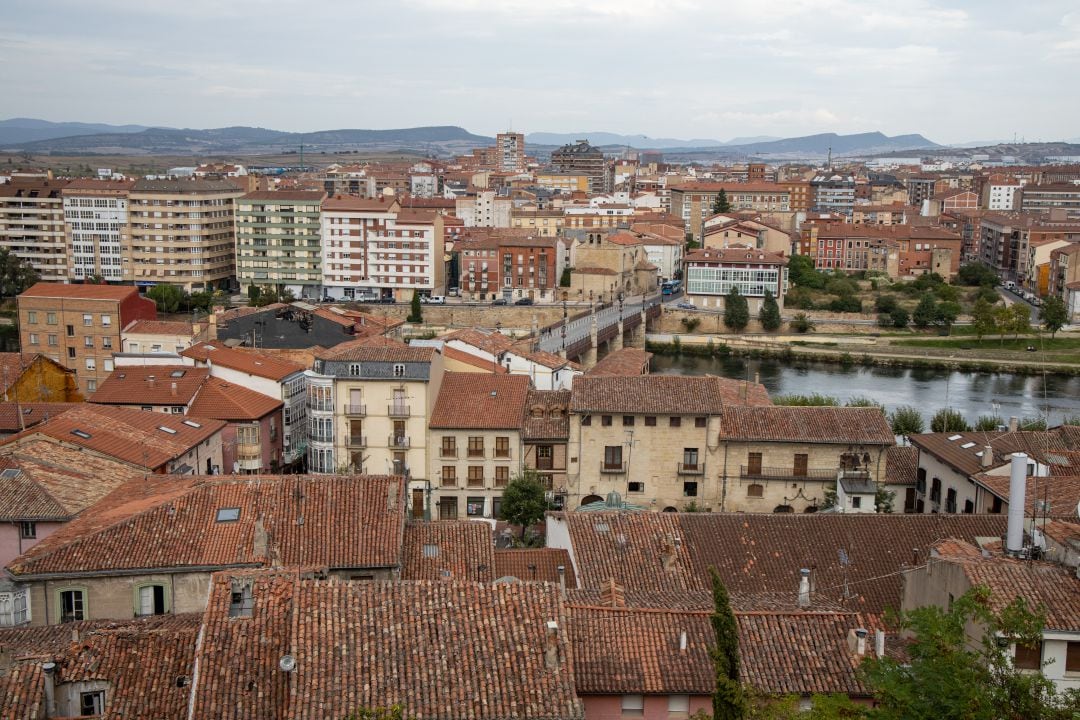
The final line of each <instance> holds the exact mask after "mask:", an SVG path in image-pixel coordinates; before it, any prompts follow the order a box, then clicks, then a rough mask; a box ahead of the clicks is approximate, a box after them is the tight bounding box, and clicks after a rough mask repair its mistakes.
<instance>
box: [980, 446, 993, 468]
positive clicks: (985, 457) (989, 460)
mask: <svg viewBox="0 0 1080 720" xmlns="http://www.w3.org/2000/svg"><path fill="white" fill-rule="evenodd" d="M979 460H980V461H981V462H980V463H979V464H980V465H982V466H983V467H984V468H988V467H993V465H994V448H992V447H990V446H989V445H986V446H985V447H983V454H982V457H981V458H979Z"/></svg>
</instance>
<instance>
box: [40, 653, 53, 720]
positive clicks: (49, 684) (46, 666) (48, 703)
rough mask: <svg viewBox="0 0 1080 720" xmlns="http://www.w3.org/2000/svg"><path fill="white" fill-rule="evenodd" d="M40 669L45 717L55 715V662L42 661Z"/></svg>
mask: <svg viewBox="0 0 1080 720" xmlns="http://www.w3.org/2000/svg"><path fill="white" fill-rule="evenodd" d="M41 669H42V671H43V672H42V675H41V680H42V685H44V686H45V717H47V718H51V717H56V678H55V677H54V675H55V673H56V663H54V662H45V663H42V664H41Z"/></svg>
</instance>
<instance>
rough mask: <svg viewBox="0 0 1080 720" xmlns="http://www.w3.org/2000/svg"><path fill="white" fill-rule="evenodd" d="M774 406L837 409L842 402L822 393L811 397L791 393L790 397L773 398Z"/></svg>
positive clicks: (777, 396)
mask: <svg viewBox="0 0 1080 720" xmlns="http://www.w3.org/2000/svg"><path fill="white" fill-rule="evenodd" d="M772 401H773V405H797V406H804V407H837V406H838V405H840V401H839V400H838V399H837V398H835V397H833V396H832V395H822V394H821V393H810V394H809V395H801V394H799V393H791V394H789V395H775V396H773V399H772Z"/></svg>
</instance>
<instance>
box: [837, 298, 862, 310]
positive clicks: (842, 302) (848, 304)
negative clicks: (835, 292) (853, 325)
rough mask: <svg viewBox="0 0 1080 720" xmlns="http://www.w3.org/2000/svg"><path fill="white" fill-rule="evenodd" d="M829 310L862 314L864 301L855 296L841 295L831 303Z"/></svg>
mask: <svg viewBox="0 0 1080 720" xmlns="http://www.w3.org/2000/svg"><path fill="white" fill-rule="evenodd" d="M829 310H830V311H832V312H839V313H845V312H847V313H861V312H862V301H861V300H859V298H857V297H855V296H854V295H841V296H840V297H838V298H834V299H833V300H831V301H830V302H829Z"/></svg>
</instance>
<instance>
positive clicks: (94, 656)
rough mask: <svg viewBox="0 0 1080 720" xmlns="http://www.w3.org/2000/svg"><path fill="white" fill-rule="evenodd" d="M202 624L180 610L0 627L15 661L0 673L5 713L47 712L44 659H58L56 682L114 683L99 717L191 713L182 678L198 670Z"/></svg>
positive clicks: (144, 718)
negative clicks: (118, 618)
mask: <svg viewBox="0 0 1080 720" xmlns="http://www.w3.org/2000/svg"><path fill="white" fill-rule="evenodd" d="M199 624H200V616H199V615H198V614H181V615H162V616H156V617H150V618H139V619H135V620H127V621H124V622H112V621H95V622H78V623H64V624H61V625H52V626H47V627H40V628H13V629H2V630H0V646H3V647H4V648H5V649H7V650H9V651H12V652H13V655H14V657H15V659H16V662H15V665H14V666H13V667H12V668H11V669H10V670H9V671H8V672H7V673H6V674H5V673H0V717H5V718H20V719H22V718H26V719H27V720H29V719H30V718H38V717H44V715H43V714H40V713H42V712H43V710H44V704H45V702H44V701H45V688H44V684H43V682H42V680H43V677H42V671H41V665H42V663H43V662H44V661H45V660H46V659H48V660H51V661H54V662H55V663H56V667H57V669H56V673H57V675H56V681H57V682H58V683H78V682H84V681H95V680H104V681H106V682H107V683H108V688H109V689H108V692H106V693H105V708H104V710H105V712H104V713H103V714H102V715H101V716H100V717H109V718H120V717H123V718H136V719H139V720H159V719H160V718H182V717H186V715H187V705H188V695H189V693H190V688H189V687H188V686H187V685H186V684H185V685H182V686H178V685H177V678H181V677H183V678H188V679H190V678H191V677H192V675H193V671H194V664H195V646H196V640H197V638H198V634H199ZM73 634H77V635H78V640H77V641H76V640H75V639H74V637H73ZM134 667H137V668H139V669H138V671H137V672H133V671H132V668H134Z"/></svg>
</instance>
